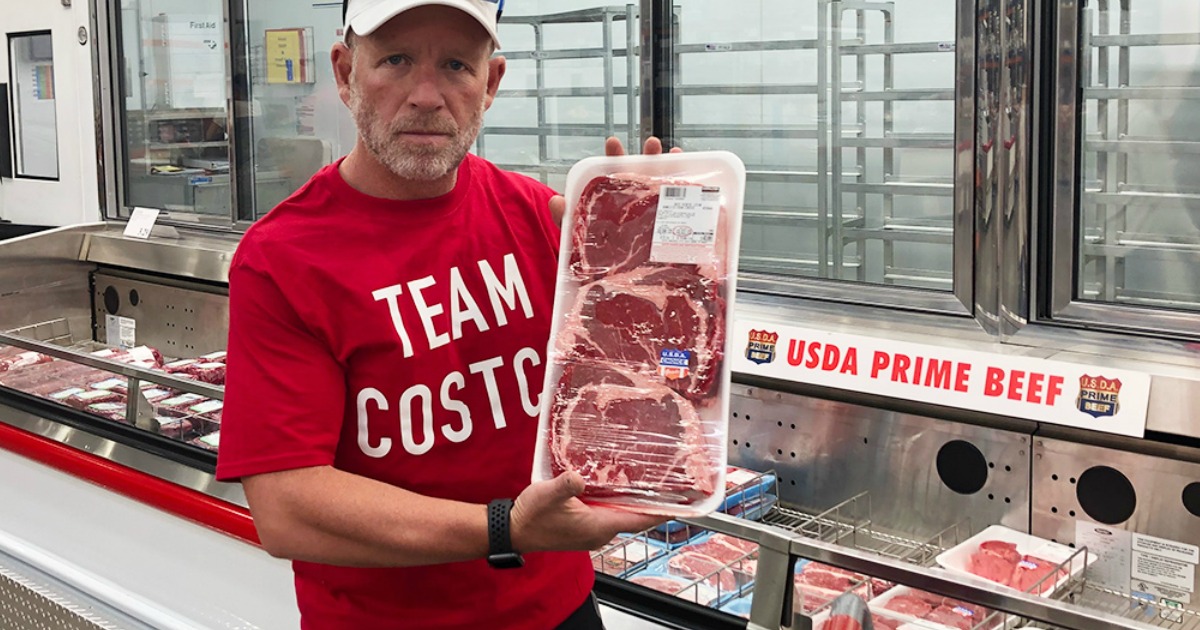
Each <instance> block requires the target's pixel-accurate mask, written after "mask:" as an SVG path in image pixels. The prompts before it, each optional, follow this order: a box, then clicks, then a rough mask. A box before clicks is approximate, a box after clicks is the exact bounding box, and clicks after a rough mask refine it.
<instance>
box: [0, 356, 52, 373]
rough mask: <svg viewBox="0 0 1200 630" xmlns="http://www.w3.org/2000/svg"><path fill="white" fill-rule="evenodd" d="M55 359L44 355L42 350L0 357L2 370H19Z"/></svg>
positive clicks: (0, 369)
mask: <svg viewBox="0 0 1200 630" xmlns="http://www.w3.org/2000/svg"><path fill="white" fill-rule="evenodd" d="M53 360H54V358H53V357H50V356H47V355H44V354H42V353H40V352H19V353H13V354H10V355H8V356H6V357H4V358H0V372H8V371H10V370H19V369H21V368H23V367H29V366H31V365H39V364H42V363H49V362H51V361H53Z"/></svg>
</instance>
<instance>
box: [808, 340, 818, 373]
mask: <svg viewBox="0 0 1200 630" xmlns="http://www.w3.org/2000/svg"><path fill="white" fill-rule="evenodd" d="M818 365H821V344H819V343H817V342H815V341H814V342H812V343H810V344H808V360H807V361H805V362H804V367H806V368H808V369H810V370H811V369H813V368H815V367H817V366H818Z"/></svg>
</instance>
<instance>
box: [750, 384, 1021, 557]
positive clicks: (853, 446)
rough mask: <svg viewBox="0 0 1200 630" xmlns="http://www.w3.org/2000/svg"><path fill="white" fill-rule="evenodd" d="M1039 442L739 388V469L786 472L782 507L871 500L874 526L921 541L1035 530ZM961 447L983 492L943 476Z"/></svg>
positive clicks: (781, 479)
mask: <svg viewBox="0 0 1200 630" xmlns="http://www.w3.org/2000/svg"><path fill="white" fill-rule="evenodd" d="M1030 439H1031V438H1030V436H1029V435H1026V434H1023V433H1014V432H1010V431H1002V430H998V429H992V428H984V427H977V426H971V425H966V424H961V423H957V422H948V421H943V420H935V419H932V418H926V417H921V416H915V415H908V414H902V413H896V412H891V411H886V410H883V409H876V408H872V407H864V406H859V405H853V404H848V403H842V402H832V401H828V400H821V399H816V398H809V397H805V396H799V395H794V394H785V393H780V392H775V391H771V390H766V389H762V388H757V387H749V386H745V385H734V387H733V398H732V401H731V405H730V435H729V440H730V442H729V462H730V463H731V464H733V465H736V466H743V467H746V468H750V469H753V470H774V471H776V473H777V474H778V475H779V493H780V499H782V500H783V501H784V502H787V503H789V504H792V505H795V506H798V507H800V508H801V509H804V510H806V511H812V512H820V511H823V510H826V509H829V508H831V507H833V506H835V505H837V504H838V503H841V502H842V501H845V500H846V499H848V498H850V497H852V496H855V495H857V494H859V493H862V492H869V493H870V509H871V520H872V522H873V524H874V525H875V526H876V527H877V528H879V529H884V530H887V531H890V532H893V533H896V534H903V535H906V536H910V537H912V538H916V539H923V538H928V537H931V536H933V535H935V534H937V533H938V532H940V531H942V530H944V529H946V528H947V527H950V526H953V525H958V524H961V523H963V522H964V521H969V529H970V531H971V532H972V533H974V532H977V531H980V530H982V529H984V528H986V527H988V526H989V525H993V524H996V523H1001V524H1004V525H1007V526H1009V527H1012V528H1014V529H1017V530H1020V531H1028V528H1029V505H1030V503H1029V482H1030V461H1031V457H1032V455H1031V453H1030ZM956 441H962V442H966V443H968V444H970V445H972V446H973V447H974V448H975V449H977V450H978V452H979V454H981V455H982V457H981V459H982V466H984V467H985V468H984V470H983V471H981V472H980V471H975V473H976V474H977V475H981V476H980V477H978V478H979V479H980V480H981V482H982V486H981V487H980V488H979V489H978V491H976V492H973V493H970V494H960V493H959V492H956V491H954V490H951V489H950V488H949V487H948V486H947V484H946V482H944V481H943V476H942V475H941V474H939V471H938V469H939V466H938V459H939V452H941V451H942V450H943V447H945V446H946V445H947V444H948V443H951V442H956ZM960 446H961V445H960ZM964 449H965V450H967V451H969V450H970V449H969V448H966V447H964ZM951 476H952V477H953V475H951ZM950 481H951V482H952V483H954V482H956V481H961V479H958V480H955V479H953V478H951V479H950Z"/></svg>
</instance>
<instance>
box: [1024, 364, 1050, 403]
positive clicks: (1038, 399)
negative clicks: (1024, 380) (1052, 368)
mask: <svg viewBox="0 0 1200 630" xmlns="http://www.w3.org/2000/svg"><path fill="white" fill-rule="evenodd" d="M1045 379H1046V375H1045V374H1041V373H1038V372H1033V373H1032V374H1030V375H1029V395H1028V396H1027V397H1026V400H1028V401H1029V402H1031V403H1033V404H1035V405H1040V404H1042V381H1043V380H1045Z"/></svg>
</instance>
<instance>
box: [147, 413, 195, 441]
mask: <svg viewBox="0 0 1200 630" xmlns="http://www.w3.org/2000/svg"><path fill="white" fill-rule="evenodd" d="M152 426H153V428H154V432H155V433H158V434H159V435H162V436H165V437H169V438H172V439H175V440H182V439H183V438H184V437H185V436H186V435H187V434H188V433H189V432H191V430H192V421H191V420H188V419H187V418H174V417H171V416H156V417H155V418H154V422H153V423H152Z"/></svg>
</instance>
